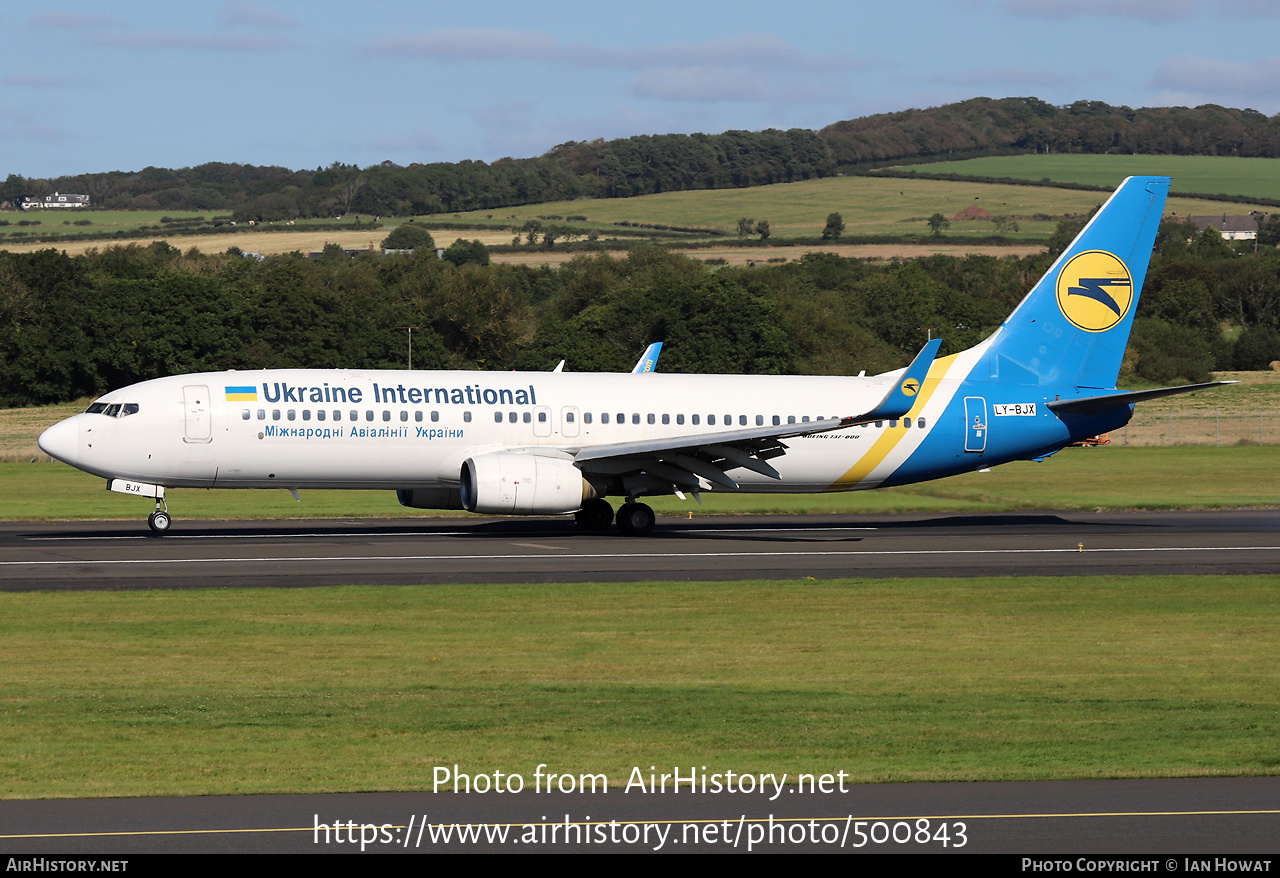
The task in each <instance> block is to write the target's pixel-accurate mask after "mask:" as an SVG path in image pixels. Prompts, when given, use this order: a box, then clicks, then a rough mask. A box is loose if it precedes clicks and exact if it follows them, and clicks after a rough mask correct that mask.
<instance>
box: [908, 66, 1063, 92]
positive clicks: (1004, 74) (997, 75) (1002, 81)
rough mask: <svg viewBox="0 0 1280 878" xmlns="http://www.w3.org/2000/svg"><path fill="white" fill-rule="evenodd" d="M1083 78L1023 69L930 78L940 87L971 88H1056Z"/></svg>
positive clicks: (989, 69)
mask: <svg viewBox="0 0 1280 878" xmlns="http://www.w3.org/2000/svg"><path fill="white" fill-rule="evenodd" d="M1080 80H1081V76H1080V74H1079V73H1078V72H1076V71H1072V73H1071V74H1070V75H1068V74H1064V73H1057V72H1055V71H1046V70H1027V69H1025V68H1021V67H975V68H973V69H971V70H962V71H959V72H956V73H939V74H936V75H934V76H932V77H930V78H929V81H930V82H934V83H937V84H938V85H964V86H969V87H971V88H986V87H988V86H999V87H1000V88H1010V89H1015V90H1016V89H1022V88H1056V87H1058V86H1064V85H1073V84H1075V83H1078V82H1080Z"/></svg>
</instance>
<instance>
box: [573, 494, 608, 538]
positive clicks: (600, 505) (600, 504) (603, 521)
mask: <svg viewBox="0 0 1280 878" xmlns="http://www.w3.org/2000/svg"><path fill="white" fill-rule="evenodd" d="M573 520H574V521H576V522H577V523H578V527H580V528H582V529H583V530H585V531H602V530H607V529H608V528H609V525H611V524H613V507H612V506H610V505H609V504H608V502H606V501H605V500H601V499H600V498H599V497H597V498H595V499H594V500H588V501H587V502H586V503H583V504H582V508H581V509H579V510H578V511H577V512H575V513H574V514H573Z"/></svg>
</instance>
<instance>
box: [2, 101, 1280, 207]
mask: <svg viewBox="0 0 1280 878" xmlns="http://www.w3.org/2000/svg"><path fill="white" fill-rule="evenodd" d="M1010 152H1017V153H1046V152H1047V153H1051V154H1061V153H1098V154H1103V153H1105V154H1123V155H1135V154H1150V155H1203V156H1251V157H1266V158H1277V157H1280V120H1278V119H1276V118H1268V117H1266V116H1264V115H1263V114H1261V113H1258V112H1256V111H1254V110H1249V109H1242V110H1241V109H1230V108H1225V107H1218V106H1212V105H1207V106H1203V107H1197V108H1194V109H1189V108H1186V107H1162V108H1140V109H1137V110H1134V109H1131V108H1129V107H1112V106H1109V105H1107V104H1104V103H1101V102H1098V101H1078V102H1076V103H1074V104H1071V105H1069V106H1066V107H1055V106H1053V105H1051V104H1047V103H1045V102H1044V101H1041V100H1038V99H1036V98H1004V99H1000V100H992V99H989V98H974V99H972V100H969V101H964V102H961V103H957V104H948V105H946V106H942V107H934V108H930V109H925V110H905V111H902V112H898V113H884V114H878V115H874V116H867V117H864V118H861V119H853V120H848V121H843V122H837V123H835V124H833V125H830V126H828V127H826V128H824V129H822V130H821V131H816V132H815V131H808V130H802V129H792V130H790V131H778V130H766V131H756V132H750V131H728V132H724V133H722V134H700V133H698V134H687V135H686V134H663V135H653V136H649V135H645V136H639V137H629V138H623V139H618V140H610V141H599V140H598V141H590V142H571V143H564V144H560V145H559V146H556V147H554V148H552V149H551V150H550V151H548V152H547V153H545V154H544V155H541V156H538V157H534V158H521V159H516V158H503V159H499V160H497V161H495V162H492V163H486V162H479V161H464V162H457V163H436V164H410V165H408V166H407V167H401V166H399V165H395V164H393V163H391V162H383V163H381V164H378V165H372V166H369V167H366V168H359V167H356V166H354V165H344V164H341V163H336V162H335V163H334V164H332V165H330V166H329V167H327V168H317V169H315V170H314V171H312V170H305V169H303V170H290V169H288V168H279V167H260V166H254V165H239V164H226V163H221V162H214V163H209V164H205V165H200V166H197V167H194V168H180V169H176V170H174V169H166V168H145V169H143V170H141V171H136V172H125V171H111V172H107V173H84V174H78V175H72V176H64V177H58V178H52V179H26V178H24V177H22V176H21V175H18V174H15V173H10V174H9V175H8V177H7V178H6V179H5V181H4V183H3V184H2V185H0V203H2V202H9V203H11V204H16V203H18V202H19V201H20V200H21V199H22V198H23V197H26V196H36V195H43V194H45V193H47V192H52V191H55V190H56V191H61V192H74V193H80V194H87V195H89V196H91V198H92V199H93V203H94V205H95V206H98V207H105V208H115V209H135V210H136V209H145V210H160V211H170V212H172V211H198V212H214V211H217V212H230V213H232V214H233V215H234V217H235V218H236V219H237V220H238V221H247V220H255V221H271V220H289V219H293V218H298V217H329V216H340V215H347V214H351V213H363V214H371V215H394V216H409V215H419V214H428V213H441V212H448V213H453V212H462V211H470V210H492V209H498V208H503V207H511V206H516V205H528V204H538V203H544V202H551V201H568V200H574V199H578V198H618V197H625V196H635V195H646V194H656V193H663V192H673V191H689V190H697V189H742V188H749V187H753V186H762V185H769V184H774V183H786V182H796V181H802V180H812V179H817V178H822V177H830V176H833V175H835V174H837V173H844V174H849V173H860V172H863V171H866V170H869V169H871V168H874V167H877V166H880V165H884V164H889V163H903V162H913V161H921V160H928V159H934V160H936V159H939V158H944V157H946V158H963V157H971V156H978V155H992V154H999V153H1010Z"/></svg>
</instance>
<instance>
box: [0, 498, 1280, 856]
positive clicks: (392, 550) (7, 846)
mask: <svg viewBox="0 0 1280 878" xmlns="http://www.w3.org/2000/svg"><path fill="white" fill-rule="evenodd" d="M1083 573H1093V574H1106V575H1127V574H1138V573H1192V574H1195V573H1247V574H1277V573H1280V512H1276V511H1273V510H1268V511H1231V512H1194V513H1189V512H1176V513H1141V514H1120V513H1098V514H1093V513H1063V512H1044V513H1027V514H1019V515H944V516H918V515H917V516H877V517H869V516H794V517H788V516H752V517H708V518H699V519H695V520H687V519H660V520H659V525H658V528H657V529H656V530H655V531H654V533H653V534H652V535H651V536H649V537H644V538H636V537H623V536H621V535H618V534H616V533H609V534H602V535H588V534H580V533H578V532H577V530H576V528H575V526H574V525H573V524H572V522H569V521H566V520H563V519H531V520H530V519H486V518H480V517H472V518H467V519H458V520H430V521H423V520H401V521H308V522H284V523H274V522H268V523H263V522H195V521H179V522H178V523H177V525H176V526H175V529H174V530H173V531H172V532H171V533H170V534H169V535H167V536H165V537H153V536H151V535H149V533H148V532H147V531H146V529H145V524H144V523H143V522H110V523H100V522H94V523H65V522H58V523H39V524H32V523H8V524H3V525H0V588H2V589H4V590H10V591H17V590H32V589H147V588H221V587H276V588H279V587H295V588H296V587H309V586H318V585H326V584H339V583H367V584H378V583H384V584H403V585H409V584H426V585H429V584H433V583H444V582H518V581H539V582H552V583H554V582H571V581H587V580H599V581H631V580H642V579H667V580H733V579H758V578H794V577H804V576H812V577H815V578H829V577H845V576H923V575H929V576H969V577H972V576H985V575H1010V574H1023V575H1026V574H1036V575H1066V574H1083ZM673 768H674V767H664V768H663V769H662V770H668V771H669V770H672V769H673ZM681 769H682V770H686V771H688V770H692V769H691V767H689V766H682V767H681ZM532 771H533V769H532V767H529V768H528V771H527V772H526V774H527V782H528V783H530V784H532V780H533V777H532ZM792 783H794V779H793V781H792ZM789 789H792V790H794V789H795V788H794V786H791V787H789ZM771 816H772V818H773V823H770V822H769V819H770V817H771ZM317 821H318V822H319V823H321V824H328V825H329V826H330V836H329V837H330V841H328V842H324V841H323V837H324V833H323V832H322V831H320V830H317V829H316V825H317ZM424 821H425V823H426V824H427V825H426V826H425V827H424ZM920 821H926V822H925V823H921V822H920ZM337 822H342V823H343V824H344V827H345V832H344V833H342V834H341V836H340V835H339V832H338V830H336V829H335V828H334V825H335V824H336V823H337ZM455 823H458V824H471V825H475V826H478V825H479V824H481V823H484V824H489V825H490V829H487V830H484V832H485V833H486V834H485V835H483V836H482V837H481V838H480V839H479V840H478V841H466V842H460V841H459V840H458V838H457V835H456V834H455V835H453V836H452V837H451V840H450V841H449V842H448V843H445V842H444V841H442V840H440V833H441V832H442V831H443V830H441V829H440V826H441V825H444V826H446V827H451V825H452V824H455ZM363 824H368V827H365V828H362V825H363ZM384 824H385V825H386V827H384ZM497 825H502V826H506V827H507V829H506V833H507V835H506V840H505V841H502V840H498V839H497V838H496V836H495V837H490V836H489V835H488V834H487V833H496V832H498V830H497V829H496V828H495V827H496V826H497ZM0 827H3V829H2V830H0V852H3V853H5V854H24V853H25V854H39V855H45V856H47V855H51V854H110V855H115V854H129V853H142V852H183V853H197V852H309V853H316V852H322V853H356V852H359V850H360V843H359V840H360V838H361V837H362V836H364V837H366V838H368V837H369V836H370V834H371V833H372V836H373V838H374V840H373V841H371V842H370V843H368V844H366V845H365V848H366V851H365V852H366V853H368V852H371V851H381V852H388V853H389V852H418V851H421V852H426V851H438V850H453V851H476V852H483V851H490V852H492V851H511V852H518V851H523V852H534V851H537V852H543V851H546V852H550V851H556V850H559V851H587V850H590V851H605V850H627V851H643V850H660V851H663V852H681V851H689V850H690V849H691V848H692V849H695V850H701V851H707V852H712V851H729V850H736V851H745V850H747V849H748V848H750V849H751V850H756V851H765V850H768V851H773V852H793V851H831V850H834V849H842V850H845V851H849V852H871V853H881V854H883V853H920V852H926V851H927V852H936V853H954V852H972V853H1016V854H1019V855H1026V854H1044V855H1048V854H1130V855H1133V854H1143V853H1150V854H1164V855H1174V859H1173V860H1161V863H1160V866H1161V869H1160V870H1161V871H1187V870H1188V864H1187V863H1186V862H1185V861H1183V860H1182V859H1180V857H1182V856H1184V855H1194V854H1214V855H1224V854H1245V855H1266V854H1269V853H1271V852H1273V851H1275V850H1276V849H1277V847H1278V844H1277V841H1276V839H1277V838H1280V778H1245V779H1233V778H1212V779H1183V780H1117V781H1059V782H1043V783H966V784H877V785H865V786H850V787H849V788H848V789H847V790H846V791H845V792H843V793H841V792H839V791H834V792H831V793H814V792H809V793H804V792H800V791H796V792H787V791H784V792H783V793H781V794H779V795H778V796H777V797H776V798H774V799H773V800H772V801H770V800H769V797H768V796H763V795H760V794H758V793H757V794H747V793H737V794H728V793H722V794H720V795H712V794H701V793H690V792H689V791H688V790H687V789H686V790H684V791H683V792H682V793H680V794H671V793H670V792H668V793H666V794H663V795H644V794H640V793H637V792H634V791H633V792H631V793H623V792H622V791H621V790H619V789H611V790H610V791H609V792H608V793H607V794H595V795H582V794H576V795H561V794H559V793H556V794H547V793H544V794H541V795H538V794H535V793H531V792H529V791H528V790H526V791H524V792H522V793H520V794H516V795H511V794H506V795H501V796H499V795H496V794H487V795H481V794H475V793H472V794H470V795H454V794H452V793H437V794H433V793H369V794H338V795H325V796H248V797H200V798H189V799H129V800H62V801H8V802H0ZM370 827H372V828H370ZM530 827H533V828H530ZM555 827H558V828H555ZM575 827H576V828H575ZM926 830H927V832H926ZM448 831H450V832H453V833H456V832H458V830H456V829H452V828H450V829H449V830H448ZM477 831H480V830H477ZM433 832H434V833H435V837H436V840H435V841H432V833H433ZM530 833H532V835H530ZM908 835H909V836H910V840H906V839H907V836H908ZM926 836H927V840H923V839H925V837H926ZM340 837H341V839H342V840H339V838H340ZM962 838H963V844H961V839H962ZM317 839H319V841H317ZM566 839H568V840H567V841H566ZM584 839H585V840H584ZM770 839H772V841H770ZM1278 868H1280V867H1278Z"/></svg>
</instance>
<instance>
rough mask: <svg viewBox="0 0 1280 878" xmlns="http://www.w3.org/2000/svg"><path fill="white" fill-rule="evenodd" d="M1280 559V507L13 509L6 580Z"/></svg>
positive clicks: (877, 572)
mask: <svg viewBox="0 0 1280 878" xmlns="http://www.w3.org/2000/svg"><path fill="white" fill-rule="evenodd" d="M1086 573H1092V574H1107V575H1126V574H1135V573H1251V574H1276V573H1280V512H1277V511H1275V510H1261V511H1230V512H1169V513H1128V514H1124V513H1096V514H1095V513H1067V512H1045V513H1027V514H1019V515H946V516H882V517H870V516H750V517H707V518H698V519H693V520H686V519H659V523H658V527H657V528H656V529H655V530H654V532H653V534H651V535H650V536H647V537H625V536H622V535H620V534H618V533H617V532H616V531H611V532H609V533H605V534H583V533H579V532H578V530H577V528H576V527H575V525H574V524H573V522H572V521H569V520H566V519H563V518H561V519H488V518H481V517H472V518H467V519H457V520H428V521H424V520H421V519H418V520H403V521H307V522H285V523H273V522H267V523H264V522H197V521H179V522H178V523H177V524H176V525H175V527H174V530H172V531H171V532H170V533H169V534H168V535H166V536H164V537H155V536H151V535H150V533H149V532H148V531H147V529H146V526H145V524H144V523H142V522H109V523H101V522H92V523H65V522H56V523H39V524H32V523H9V524H3V525H0V588H3V589H5V590H10V591H19V590H32V589H99V588H108V589H125V588H218V587H230V586H236V587H274V588H280V587H295V588H296V587H307V586H316V585H334V584H350V583H362V584H398V585H409V584H431V583H443V582H526V581H531V582H575V581H606V582H607V581H630V580H644V579H664V580H733V579H774V578H795V577H805V576H812V577H815V578H833V577H846V576H988V575H1015V574H1016V575H1067V574H1086Z"/></svg>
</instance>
